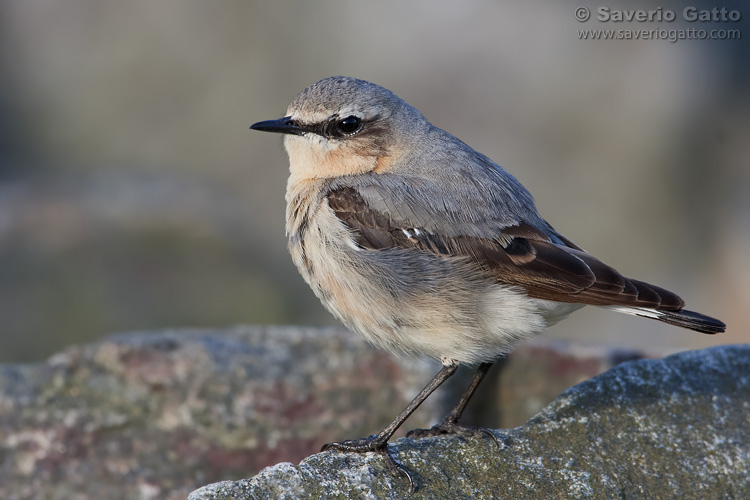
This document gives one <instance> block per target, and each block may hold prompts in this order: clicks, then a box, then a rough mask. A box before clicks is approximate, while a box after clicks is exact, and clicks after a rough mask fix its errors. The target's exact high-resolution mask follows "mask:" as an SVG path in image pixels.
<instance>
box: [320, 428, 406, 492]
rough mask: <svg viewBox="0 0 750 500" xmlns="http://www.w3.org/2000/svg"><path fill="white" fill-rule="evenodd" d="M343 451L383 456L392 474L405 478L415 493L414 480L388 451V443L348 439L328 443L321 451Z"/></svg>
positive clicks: (375, 438) (364, 439) (373, 439)
mask: <svg viewBox="0 0 750 500" xmlns="http://www.w3.org/2000/svg"><path fill="white" fill-rule="evenodd" d="M329 450H334V451H343V452H346V453H369V452H375V453H377V454H378V455H381V456H382V457H383V458H384V459H385V463H386V465H387V466H388V470H389V471H390V472H391V474H394V475H397V476H405V477H406V479H407V480H408V481H409V493H410V494H411V493H414V478H412V475H411V474H410V473H409V471H408V470H406V468H405V467H404V466H403V465H401V464H400V463H398V462H396V459H395V458H393V455H391V452H390V451H389V450H388V442H387V441H380V440H379V439H377V437H376V436H370V437H369V438H362V439H347V440H346V441H339V442H335V443H326V444H324V445H323V447H322V448H321V450H320V451H329Z"/></svg>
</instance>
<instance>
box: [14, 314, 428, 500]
mask: <svg viewBox="0 0 750 500" xmlns="http://www.w3.org/2000/svg"><path fill="white" fill-rule="evenodd" d="M437 369H438V368H437V366H435V365H434V364H430V363H427V362H424V361H414V360H399V359H396V358H394V357H392V356H390V355H388V354H386V353H383V352H379V351H376V350H374V349H371V348H369V347H368V346H367V345H366V344H365V343H364V342H363V341H362V340H361V339H359V337H357V336H354V335H352V334H351V333H349V332H347V331H345V330H343V329H340V328H336V329H333V328H331V329H319V328H296V327H244V328H233V329H227V330H223V331H218V332H208V331H170V332H159V333H142V334H126V335H118V336H114V337H112V338H110V339H108V340H105V341H103V342H100V343H97V344H92V345H86V346H81V347H73V348H71V349H68V350H67V351H65V352H63V353H62V354H58V355H56V356H53V357H52V358H51V359H50V360H49V362H47V363H44V364H38V365H2V366H0V498H2V499H3V500H12V499H25V498H34V499H36V498H50V499H53V498H60V499H66V500H67V499H79V498H81V499H82V498H96V499H122V498H139V499H144V500H148V499H159V500H162V499H184V498H185V497H186V496H187V494H188V493H189V492H190V491H192V490H194V489H195V488H197V487H198V486H200V485H202V484H206V483H209V482H213V481H219V480H222V479H231V478H241V477H247V476H249V475H252V474H254V473H256V472H258V471H259V470H260V469H262V468H263V467H266V466H268V465H272V464H275V463H277V462H279V461H295V462H296V461H299V460H301V459H303V458H304V457H306V456H308V455H310V454H311V453H315V452H317V451H319V450H320V447H321V445H322V444H323V443H325V442H326V441H333V440H340V439H343V438H345V437H359V436H362V435H368V434H370V433H372V432H376V430H378V429H380V428H382V427H384V426H385V425H386V424H387V423H388V422H390V420H391V419H392V418H393V417H394V416H395V415H396V414H397V413H398V412H399V411H400V410H401V409H402V408H403V406H405V405H406V403H407V402H408V401H409V400H410V399H411V398H412V397H413V396H414V395H415V394H416V392H417V391H418V390H419V389H421V388H422V386H423V385H424V384H425V383H426V382H427V381H428V380H429V379H430V378H431V377H432V376H433V375H434V373H435V372H436V371H437ZM441 404H442V403H441V399H440V398H436V399H435V400H434V401H431V402H428V403H427V411H425V412H423V413H421V414H420V415H417V416H416V419H417V421H418V422H420V424H421V425H427V424H428V423H430V419H431V418H433V417H434V416H435V415H437V414H440V413H442V407H441Z"/></svg>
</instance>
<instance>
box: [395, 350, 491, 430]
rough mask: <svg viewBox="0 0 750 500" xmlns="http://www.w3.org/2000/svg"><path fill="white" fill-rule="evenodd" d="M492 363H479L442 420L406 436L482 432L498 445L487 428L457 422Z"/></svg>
mask: <svg viewBox="0 0 750 500" xmlns="http://www.w3.org/2000/svg"><path fill="white" fill-rule="evenodd" d="M492 364H493V363H482V364H481V365H479V368H478V369H477V372H476V373H475V374H474V377H473V378H472V379H471V383H470V384H469V387H468V388H467V389H466V391H464V393H463V394H462V395H461V399H459V400H458V404H457V405H456V406H455V408H453V409H452V410H451V411H450V413H448V415H446V416H445V418H444V419H443V421H442V422H440V423H439V424H437V425H435V426H434V427H432V428H431V429H414V430H413V431H410V432H409V433H408V434H407V435H406V437H410V438H422V437H429V436H440V435H443V434H469V435H473V436H476V435H479V434H484V435H486V436H489V437H491V438H492V439H493V440H494V441H495V443H497V444H498V445H499V444H500V443H499V441H498V440H497V437H496V436H495V435H494V434H493V433H492V432H490V431H489V430H488V429H483V428H481V427H468V426H464V425H460V424H459V423H458V420H459V419H460V418H461V415H463V413H464V410H465V409H466V405H468V404H469V400H471V397H472V396H474V393H475V392H476V390H477V387H479V384H480V383H481V382H482V380H483V379H484V376H485V375H487V372H488V371H489V370H490V368H491V367H492Z"/></svg>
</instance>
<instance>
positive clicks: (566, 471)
mask: <svg viewBox="0 0 750 500" xmlns="http://www.w3.org/2000/svg"><path fill="white" fill-rule="evenodd" d="M748 429H750V346H749V345H737V346H721V347H715V348H710V349H705V350H701V351H691V352H685V353H680V354H676V355H673V356H669V357H667V358H664V359H659V360H638V361H631V362H627V363H623V364H621V365H618V366H617V367H615V368H613V369H611V370H609V371H607V372H606V373H604V374H602V375H599V376H596V377H594V378H593V379H591V380H588V381H585V382H583V383H581V384H578V385H576V386H575V387H573V388H571V389H569V390H567V391H565V392H564V393H563V394H562V395H561V396H559V397H558V398H557V399H555V400H554V401H553V402H552V403H551V404H550V405H548V406H547V407H546V408H545V409H544V410H543V411H541V412H540V413H539V414H538V415H536V416H535V417H533V418H532V419H531V420H529V421H528V422H527V423H526V424H524V425H523V426H521V427H518V428H515V429H511V430H505V431H495V433H496V435H497V436H498V438H499V439H500V440H501V442H502V443H503V444H502V446H500V447H498V446H497V445H495V443H493V442H492V440H490V439H488V438H479V439H476V438H465V437H456V436H447V437H439V438H428V439H423V440H410V439H405V438H404V439H400V440H398V441H396V442H394V443H393V444H392V445H391V446H392V451H393V453H394V454H395V455H396V457H397V459H398V460H399V461H400V462H401V463H403V465H404V466H405V467H406V468H407V469H408V470H409V471H410V472H411V473H412V475H413V476H414V479H415V491H414V492H413V494H412V495H411V496H410V498H414V499H419V498H445V499H464V498H466V499H469V498H509V499H546V498H592V499H600V498H601V499H609V498H617V499H620V498H681V499H692V498H695V499H703V498H721V499H744V498H750V474H748V472H747V471H748V470H750V432H748ZM407 496H409V492H408V483H407V482H406V480H405V479H404V478H402V477H395V476H392V475H391V474H389V473H388V471H387V470H386V469H385V467H384V463H383V460H382V458H380V457H378V456H376V455H374V454H368V455H351V454H349V455H347V454H342V453H338V452H325V453H319V454H316V455H313V456H311V457H309V458H307V459H305V460H303V461H302V462H301V463H300V464H299V465H293V464H291V463H281V464H279V465H276V466H274V467H269V468H266V469H264V470H263V471H261V472H260V473H259V474H258V475H256V476H255V477H253V478H251V479H246V480H241V481H237V482H223V483H217V484H212V485H209V486H206V487H204V488H202V489H200V490H197V491H195V492H193V493H192V494H191V495H190V496H189V500H229V499H232V500H249V499H261V498H263V499H293V498H294V499H297V498H340V499H348V498H373V499H375V498H377V499H384V498H394V499H395V498H405V497H407Z"/></svg>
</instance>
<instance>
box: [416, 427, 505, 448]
mask: <svg viewBox="0 0 750 500" xmlns="http://www.w3.org/2000/svg"><path fill="white" fill-rule="evenodd" d="M446 434H462V435H464V436H479V435H480V434H484V435H485V436H489V437H490V438H492V440H493V441H494V442H495V444H496V445H497V447H498V448H502V445H503V443H502V442H501V441H500V440H499V439H498V437H497V436H496V435H495V433H494V432H492V431H491V430H489V429H485V428H484V427H470V426H466V425H459V424H457V423H455V422H442V423H440V424H437V425H435V426H433V427H431V428H430V429H414V430H412V431H409V432H408V433H406V437H407V438H412V439H420V438H425V437H434V436H444V435H446Z"/></svg>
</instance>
